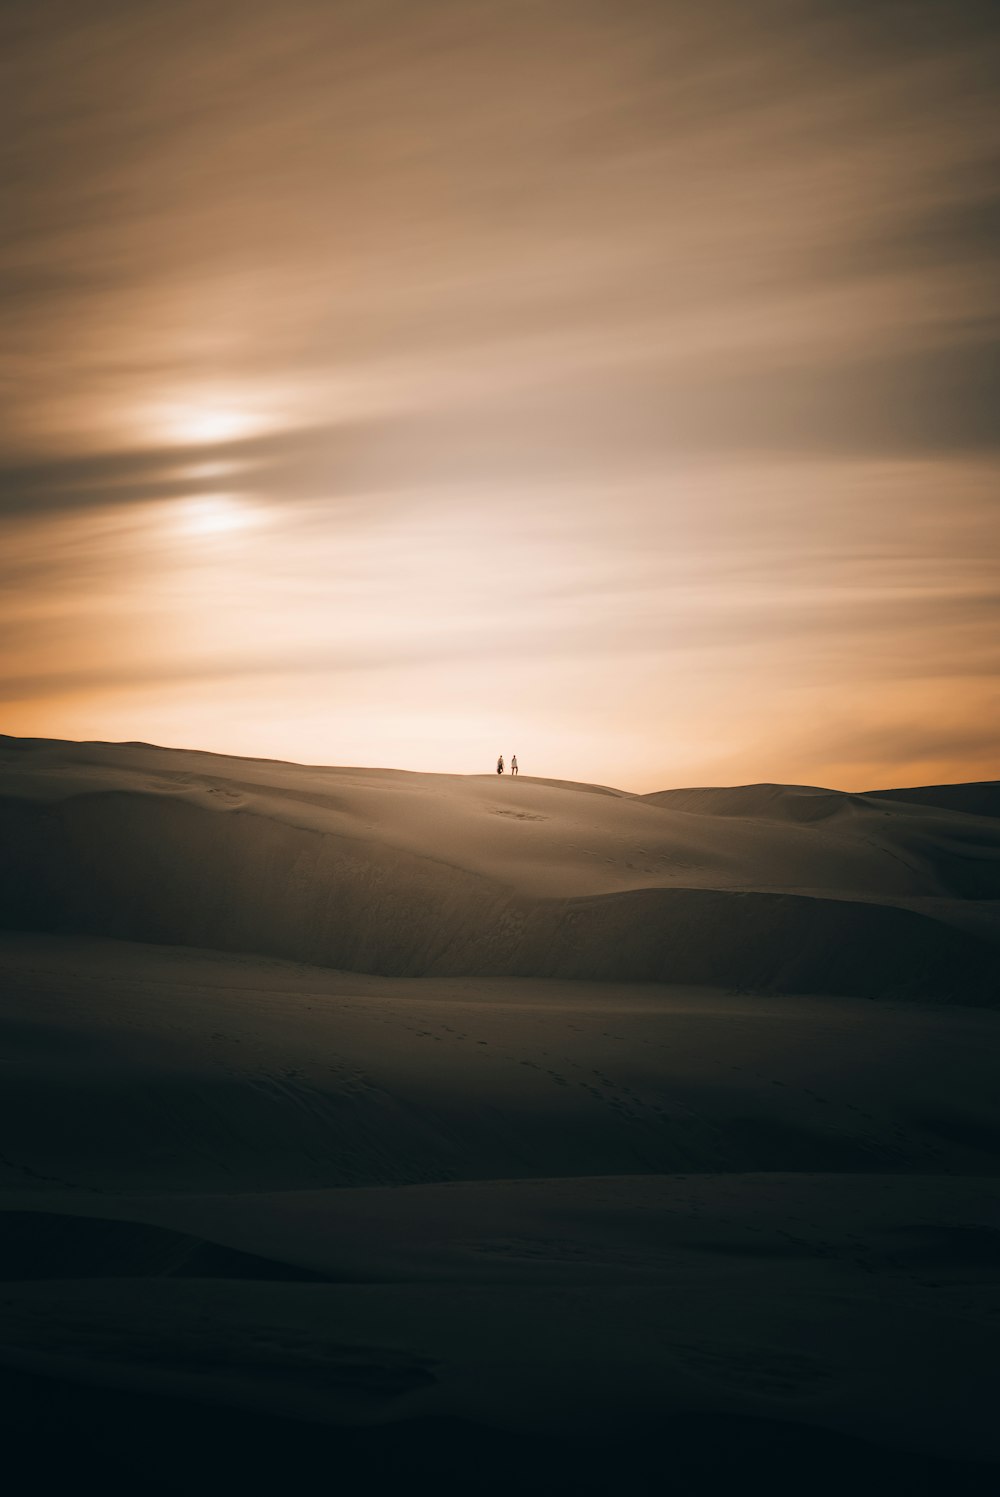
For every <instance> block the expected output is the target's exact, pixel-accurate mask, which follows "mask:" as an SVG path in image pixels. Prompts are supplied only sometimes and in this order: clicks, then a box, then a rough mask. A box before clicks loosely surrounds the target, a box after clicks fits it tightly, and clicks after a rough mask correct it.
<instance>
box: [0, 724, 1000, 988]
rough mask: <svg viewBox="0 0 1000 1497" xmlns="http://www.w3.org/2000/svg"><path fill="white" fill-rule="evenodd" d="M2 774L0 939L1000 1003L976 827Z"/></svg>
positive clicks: (91, 772)
mask: <svg viewBox="0 0 1000 1497" xmlns="http://www.w3.org/2000/svg"><path fill="white" fill-rule="evenodd" d="M0 764H2V769H0V790H2V801H0V831H2V848H3V852H2V855H0V909H2V911H3V916H2V918H3V920H4V923H5V924H6V925H7V927H8V928H15V929H48V930H57V931H58V930H61V931H70V932H79V933H87V934H96V935H111V936H118V937H122V938H126V939H133V940H136V939H137V940H147V941H154V942H175V943H178V944H182V945H190V946H201V947H205V946H211V947H216V948H218V949H222V950H229V951H255V952H258V953H261V954H266V955H275V956H281V957H286V958H292V959H299V960H305V961H308V962H313V963H317V964H322V965H327V966H333V967H338V968H346V969H350V970H355V971H367V972H375V973H384V974H390V975H400V976H425V975H441V976H455V975H479V976H485V975H495V976H546V977H562V978H587V979H590V978H593V979H598V980H603V981H614V980H617V979H625V980H629V981H666V982H681V983H708V984H712V985H727V986H741V987H748V988H753V989H755V990H763V991H775V992H816V993H849V994H856V995H864V996H874V995H877V994H884V993H890V994H895V995H898V996H902V995H905V996H933V997H935V998H937V999H944V998H952V999H955V1000H959V1001H963V1002H990V1001H992V1000H993V999H994V998H995V996H996V994H997V991H998V989H1000V950H998V947H1000V921H998V918H997V915H996V908H997V906H996V900H997V898H998V896H1000V832H998V831H997V825H996V820H995V819H990V818H988V817H984V816H980V815H973V814H970V813H969V812H967V811H963V810H950V809H947V808H942V807H941V806H937V805H929V804H915V803H911V802H904V801H898V800H896V799H892V798H887V797H886V796H885V795H882V796H855V795H838V794H837V793H836V792H832V791H818V790H810V789H807V788H804V787H779V786H750V787H744V788H742V789H734V790H715V791H709V790H704V791H671V792H665V793H663V794H660V795H654V796H646V797H639V796H632V795H628V794H625V793H623V792H618V791H614V790H608V789H606V788H605V787H595V786H582V785H573V784H568V783H560V782H555V781H535V780H532V779H530V778H529V777H528V776H523V777H520V778H518V779H517V780H511V779H507V778H505V779H502V780H500V779H498V777H497V776H496V775H489V776H472V777H460V776H444V775H442V776H437V775H415V774H407V773H403V772H400V771H390V770H351V769H322V768H306V767H301V766H296V765H288V764H275V763H271V762H264V761H250V760H234V759H225V758H220V757H217V756H213V755H205V754H194V753H182V752H179V751H172V750H164V749H156V748H152V747H149V746H146V745H104V744H92V745H73V744H56V743H44V742H41V743H36V742H23V741H17V740H10V739H8V740H5V741H4V747H3V750H2V754H0ZM966 788H968V787H966ZM989 788H990V787H979V789H980V790H981V791H983V792H984V793H985V791H988V790H989ZM977 804H978V802H977Z"/></svg>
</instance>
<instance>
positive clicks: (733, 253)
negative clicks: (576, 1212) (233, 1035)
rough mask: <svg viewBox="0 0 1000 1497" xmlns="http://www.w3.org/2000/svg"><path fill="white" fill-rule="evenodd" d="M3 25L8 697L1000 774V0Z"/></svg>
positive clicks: (455, 747) (2, 708)
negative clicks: (999, 256)
mask: <svg viewBox="0 0 1000 1497" xmlns="http://www.w3.org/2000/svg"><path fill="white" fill-rule="evenodd" d="M0 24H2V29H3V33H4V34H3V45H2V47H0V55H2V57H3V59H4V60H3V63H2V73H3V76H0V99H3V101H4V102H3V105H2V106H0V107H2V112H3V129H2V132H0V163H2V164H0V187H2V193H3V201H4V203H5V205H6V211H5V213H4V216H3V224H2V226H0V731H2V732H5V733H11V734H16V735H21V736H29V737H63V738H82V739H104V740H129V741H131V740H143V741H148V742H156V743H163V744H168V745H175V746H179V747H189V748H201V749H209V750H213V751H217V752H224V753H236V754H246V755H250V756H255V757H268V758H283V759H294V760H299V761H305V762H310V763H326V764H341V765H384V766H392V767H400V768H406V769H416V770H440V771H446V772H457V773H480V772H489V771H490V770H491V769H492V767H493V764H494V763H495V760H496V756H497V754H498V753H500V752H503V753H504V754H505V755H506V756H507V757H509V756H510V754H511V753H516V754H517V756H518V759H519V762H520V765H521V768H522V771H523V772H524V773H526V774H537V775H544V776H553V777H558V778H563V779H573V780H582V781H594V782H600V783H604V784H611V785H617V786H620V787H621V788H624V789H630V790H637V791H653V790H656V789H662V788H666V787H668V786H672V785H692V784H733V783H747V782H753V781H761V780H767V781H776V782H795V783H805V784H821V785H831V786H835V787H839V788H843V789H855V790H857V789H865V788H876V787H882V786H889V785H905V784H917V783H931V782H938V781H945V780H960V779H977V778H994V777H996V776H997V775H998V773H1000V768H998V761H997V751H996V745H997V744H998V743H1000V689H998V678H1000V486H998V481H997V480H998V474H1000V461H998V457H1000V454H998V444H1000V428H998V425H997V421H996V405H997V402H996V392H997V385H998V381H997V374H998V372H1000V278H998V276H997V273H996V270H997V263H996V244H997V242H998V238H1000V175H998V171H997V165H998V162H1000V111H998V110H997V108H996V104H995V100H994V98H993V86H994V81H995V78H996V77H997V76H998V69H1000V21H998V19H997V18H996V12H995V7H993V6H992V5H989V4H979V3H962V0H948V3H945V0H934V3H927V0H900V3H895V0H892V3H885V0H829V3H828V0H502V3H493V0H282V3H280V4H279V3H277V0H268V3H262V0H232V3H226V0H222V3H220V0H143V3H142V4H135V3H134V0H88V3H87V4H86V5H81V4H79V3H78V0H7V3H6V4H5V5H4V6H3V10H2V23H0Z"/></svg>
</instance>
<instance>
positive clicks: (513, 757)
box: [510, 754, 517, 774]
mask: <svg viewBox="0 0 1000 1497" xmlns="http://www.w3.org/2000/svg"><path fill="white" fill-rule="evenodd" d="M510 772H511V774H517V755H516V754H511V756H510Z"/></svg>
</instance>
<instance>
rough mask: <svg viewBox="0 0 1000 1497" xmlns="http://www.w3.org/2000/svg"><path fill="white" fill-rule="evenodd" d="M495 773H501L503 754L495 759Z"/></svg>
mask: <svg viewBox="0 0 1000 1497" xmlns="http://www.w3.org/2000/svg"><path fill="white" fill-rule="evenodd" d="M497 774H503V754H501V755H500V757H499V759H498V760H497Z"/></svg>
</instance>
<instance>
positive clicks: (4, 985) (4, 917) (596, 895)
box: [0, 739, 1000, 1494]
mask: <svg viewBox="0 0 1000 1497" xmlns="http://www.w3.org/2000/svg"><path fill="white" fill-rule="evenodd" d="M908 793H909V792H906V791H900V792H893V791H877V792H873V793H871V794H868V795H842V794H838V793H837V792H834V791H829V790H823V789H811V788H808V787H780V786H749V787H742V788H737V789H715V790H713V789H696V790H681V791H666V792H663V793H661V794H657V795H653V796H635V795H629V794H626V793H624V792H620V791H616V790H613V789H608V788H606V787H600V786H585V785H574V784H572V783H568V782H567V783H562V782H555V781H540V780H532V779H531V778H529V777H528V776H526V775H525V776H524V777H523V778H521V777H519V778H518V779H517V780H516V781H511V780H509V779H507V778H506V777H504V779H503V780H501V781H499V782H498V779H497V777H496V776H495V775H488V776H473V777H453V776H427V775H412V774H406V773H403V772H400V771H389V770H363V769H324V768H305V767H301V766H295V765H290V764H276V763H269V762H264V761H249V760H237V759H225V758H220V757H218V756H214V755H208V754H199V753H182V752H179V751H175V750H166V749H157V748H153V747H149V746H146V745H104V744H79V745H78V744H63V743H49V742H41V741H37V742H36V741H31V742H27V741H19V740H11V739H6V740H3V741H2V749H0V849H2V851H0V925H2V927H3V934H0V995H2V996H0V1186H2V1193H0V1308H2V1314H0V1326H2V1331H0V1393H2V1397H0V1410H2V1420H3V1422H4V1424H5V1425H6V1430H5V1434H6V1436H7V1438H6V1440H5V1446H6V1448H7V1450H8V1451H13V1452H16V1453H17V1456H18V1460H21V1464H22V1466H23V1471H24V1475H23V1476H21V1477H19V1478H18V1480H19V1481H20V1482H22V1483H23V1484H22V1485H20V1486H18V1487H16V1489H17V1490H25V1491H26V1490H32V1491H47V1490H60V1491H64V1490H65V1489H66V1486H67V1484H69V1483H74V1484H75V1483H78V1482H79V1481H81V1480H87V1481H89V1482H90V1483H91V1484H93V1482H94V1480H95V1479H96V1480H98V1481H99V1482H100V1483H101V1485H102V1489H103V1490H105V1491H116V1492H117V1491H121V1492H133V1491H176V1490H178V1489H182V1488H183V1489H187V1490H189V1491H200V1490H205V1491H208V1490H212V1491H218V1490H242V1491H250V1490H274V1489H275V1488H276V1487H277V1488H280V1489H282V1490H285V1491H298V1490H306V1489H308V1490H319V1491H328V1490H329V1491H333V1490H350V1491H354V1490H367V1491H396V1490H400V1489H411V1488H413V1487H414V1486H419V1487H421V1488H422V1487H426V1486H428V1485H429V1484H433V1486H434V1487H435V1489H436V1490H438V1491H449V1492H450V1491H455V1492H459V1491H461V1492H473V1491H496V1492H499V1491H510V1490H513V1489H519V1490H524V1491H539V1492H540V1491H546V1492H563V1491H566V1492H569V1491H574V1492H580V1491H595V1492H596V1491H608V1490H618V1489H621V1490H627V1491H633V1492H643V1493H646V1492H649V1493H652V1492H666V1491H672V1492H677V1493H681V1494H683V1493H688V1492H690V1493H706V1494H708V1493H711V1494H716V1493H722V1492H726V1493H729V1492H732V1491H733V1490H734V1489H737V1490H739V1491H741V1492H748V1491H749V1492H756V1491H762V1492H763V1491H767V1492H771V1493H785V1492H787V1493H792V1492H795V1493H799V1492H803V1491H809V1492H811V1493H827V1492H829V1493H833V1492H842V1491H844V1490H853V1491H855V1492H869V1491H870V1492H879V1493H886V1494H887V1493H892V1492H895V1491H899V1492H904V1491H905V1492H907V1493H908V1494H909V1493H927V1494H930V1493H938V1492H948V1493H973V1492H975V1493H987V1492H993V1491H995V1490H997V1486H998V1483H1000V1440H998V1429H997V1421H996V1418H995V1407H996V1393H997V1375H996V1369H997V1367H998V1366H1000V1201H998V1197H1000V1192H998V1189H997V1176H998V1172H1000V1092H998V1088H997V1076H998V1074H1000V1025H998V1020H997V1015H996V1012H995V1005H996V1000H997V996H998V980H997V974H998V952H1000V946H998V922H997V907H998V895H1000V817H998V814H997V813H998V811H1000V787H998V786H997V785H995V784H990V785H979V786H944V787H925V788H923V789H921V790H920V791H919V792H916V791H914V792H912V796H913V798H912V799H907V798H906V796H907V794H908ZM22 1457H23V1460H22V1459H21V1458H22ZM9 1469H10V1468H9Z"/></svg>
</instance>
